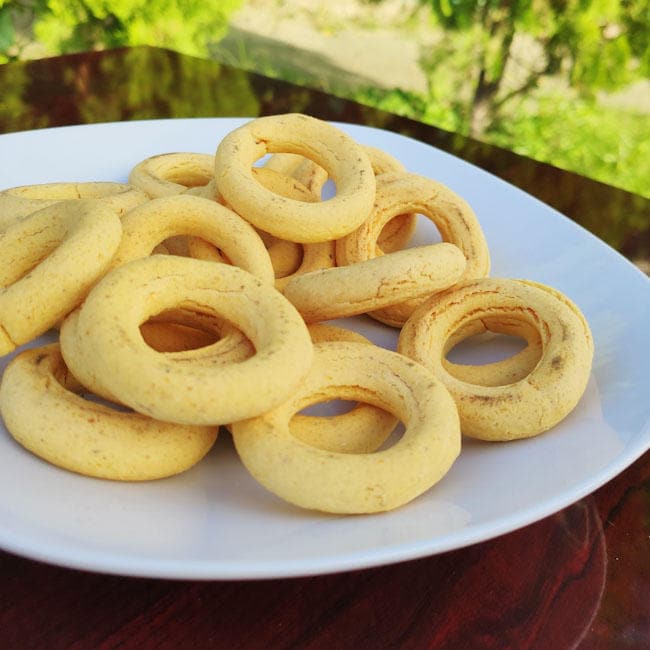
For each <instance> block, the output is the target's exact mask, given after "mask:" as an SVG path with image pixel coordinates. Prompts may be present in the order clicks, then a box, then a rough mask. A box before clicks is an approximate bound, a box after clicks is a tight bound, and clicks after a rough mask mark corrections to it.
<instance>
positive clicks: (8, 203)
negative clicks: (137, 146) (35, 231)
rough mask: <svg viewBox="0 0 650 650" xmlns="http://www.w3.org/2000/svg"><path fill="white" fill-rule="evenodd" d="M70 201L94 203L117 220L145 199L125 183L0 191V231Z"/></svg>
mask: <svg viewBox="0 0 650 650" xmlns="http://www.w3.org/2000/svg"><path fill="white" fill-rule="evenodd" d="M72 199H93V200H97V201H99V202H101V203H103V204H104V205H105V206H108V207H109V208H112V209H113V210H115V211H116V212H117V213H118V215H119V216H120V217H121V216H123V215H124V214H126V213H127V212H128V211H129V210H131V209H132V208H134V207H135V206H137V205H140V204H141V203H144V202H145V201H147V200H148V197H147V195H146V194H145V193H144V192H142V191H140V190H139V189H138V188H136V187H133V185H127V184H125V183H111V182H92V183H42V184H39V185H20V186H18V187H11V188H9V189H7V190H3V191H2V192H0V230H4V229H5V228H6V227H7V226H8V225H10V224H11V223H13V222H14V221H16V220H18V219H21V218H22V217H26V216H27V215H28V214H31V213H32V212H36V211H37V210H42V209H43V208H46V207H48V206H50V205H53V204H54V203H58V202H59V201H68V200H72Z"/></svg>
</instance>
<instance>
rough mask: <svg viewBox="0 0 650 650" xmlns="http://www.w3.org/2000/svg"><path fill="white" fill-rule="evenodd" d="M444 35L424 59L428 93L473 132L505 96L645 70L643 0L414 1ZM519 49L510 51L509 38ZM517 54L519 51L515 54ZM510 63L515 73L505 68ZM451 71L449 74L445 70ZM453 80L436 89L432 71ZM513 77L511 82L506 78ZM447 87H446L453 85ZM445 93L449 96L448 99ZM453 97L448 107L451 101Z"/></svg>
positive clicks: (649, 26)
mask: <svg viewBox="0 0 650 650" xmlns="http://www.w3.org/2000/svg"><path fill="white" fill-rule="evenodd" d="M420 3H421V4H424V5H429V6H431V7H432V9H433V13H434V16H435V17H436V19H437V20H438V21H439V22H440V23H441V25H442V26H443V27H445V29H446V30H447V32H446V33H447V36H446V37H445V38H443V39H442V41H441V43H440V44H439V45H438V46H437V47H435V48H433V49H432V50H431V52H430V56H429V57H428V59H427V62H426V64H427V65H428V68H429V72H430V75H431V79H432V94H433V95H434V99H435V98H436V97H435V95H437V97H438V98H440V99H441V100H442V101H443V103H444V102H445V101H447V102H448V104H449V108H450V109H451V110H452V111H455V112H457V113H459V114H460V116H461V119H462V120H463V121H464V123H465V126H466V127H467V128H466V129H464V130H466V131H467V132H469V133H470V134H471V135H472V136H474V137H480V136H482V135H483V133H484V132H485V131H486V130H487V129H488V128H489V127H490V126H491V125H492V124H494V123H495V122H496V121H497V118H498V117H499V114H500V112H501V110H502V108H503V107H504V106H505V105H507V104H508V103H509V102H510V101H511V100H513V99H514V98H517V97H521V96H524V95H526V94H528V93H530V92H531V91H532V90H533V89H535V88H536V87H537V85H538V84H539V82H540V80H542V79H543V78H545V77H549V76H551V75H554V76H556V77H559V78H564V79H565V80H566V81H567V82H568V83H569V84H570V86H571V87H572V88H574V89H576V90H577V91H578V92H579V93H581V94H582V95H589V94H592V93H593V92H594V91H595V90H597V89H604V90H613V89H615V88H619V87H621V86H623V85H625V84H628V83H630V82H631V81H633V80H634V79H638V78H640V77H644V76H648V73H649V71H650V4H649V3H648V1H647V0H620V1H619V0H420ZM517 39H519V43H520V44H521V42H522V40H523V41H524V48H519V50H518V51H517V50H516V48H515V41H516V40H517ZM522 52H523V53H524V56H521V54H522ZM513 68H516V73H515V74H507V73H508V72H511V73H512V70H513ZM450 69H453V71H450ZM445 75H446V76H450V75H451V77H453V80H452V81H448V82H447V85H446V86H445V81H444V80H443V82H442V84H441V86H442V87H441V88H438V89H436V88H435V85H436V83H438V80H439V76H440V77H444V76H445ZM513 77H514V80H513ZM452 88H453V90H452ZM443 94H444V95H445V96H446V97H452V98H453V99H447V100H445V96H443ZM451 102H453V105H451Z"/></svg>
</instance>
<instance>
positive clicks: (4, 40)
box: [0, 7, 16, 52]
mask: <svg viewBox="0 0 650 650" xmlns="http://www.w3.org/2000/svg"><path fill="white" fill-rule="evenodd" d="M15 38H16V30H15V29H14V23H13V21H12V20H11V13H10V12H9V7H4V8H3V9H0V52H6V51H7V50H8V49H9V48H10V47H11V46H12V45H13V43H14V40H15Z"/></svg>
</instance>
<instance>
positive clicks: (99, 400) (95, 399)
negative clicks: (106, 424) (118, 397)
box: [78, 392, 135, 417]
mask: <svg viewBox="0 0 650 650" xmlns="http://www.w3.org/2000/svg"><path fill="white" fill-rule="evenodd" d="M78 395H79V397H81V398H82V399H84V400H86V401H87V402H92V403H93V404H99V405H100V406H105V407H106V408H109V409H111V411H118V412H119V413H135V411H134V410H133V409H132V408H129V407H128V406H125V405H124V404H120V403H119V402H112V401H110V400H107V399H104V398H103V397H99V395H95V394H94V393H89V392H81V393H78ZM90 417H92V415H91V416H90Z"/></svg>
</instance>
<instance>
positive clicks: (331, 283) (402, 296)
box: [284, 242, 466, 323]
mask: <svg viewBox="0 0 650 650" xmlns="http://www.w3.org/2000/svg"><path fill="white" fill-rule="evenodd" d="M465 264H466V262H465V256H464V255H463V254H462V252H461V251H460V249H459V248H458V247H457V246H454V245H453V244H447V243H444V242H443V243H441V244H433V245H430V246H420V247H418V248H407V249H405V250H401V251H396V252H394V253H389V254H388V255H381V256H380V257H374V258H372V259H368V260H364V261H362V262H356V263H354V264H349V265H348V266H337V267H335V268H331V269H323V270H321V271H314V272H312V273H307V274H305V275H299V276H296V277H294V278H293V279H292V280H291V282H289V284H287V286H286V287H285V289H284V295H285V296H286V297H287V298H288V299H289V300H290V301H291V302H292V303H293V304H294V306H295V307H296V309H297V310H298V311H299V312H300V314H301V315H302V317H303V318H304V319H305V321H306V322H307V323H313V322H317V321H321V320H330V319H332V318H344V317H346V316H354V315H358V314H364V313H367V312H369V311H370V310H374V309H379V308H381V307H385V306H387V305H394V304H397V303H400V302H402V301H404V300H407V299H410V298H417V297H420V296H426V295H429V294H430V293H433V292H435V291H441V290H443V289H447V288H448V287H450V286H452V285H453V284H454V283H455V282H457V281H458V279H459V278H460V277H461V275H462V273H463V271H464V270H465Z"/></svg>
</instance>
